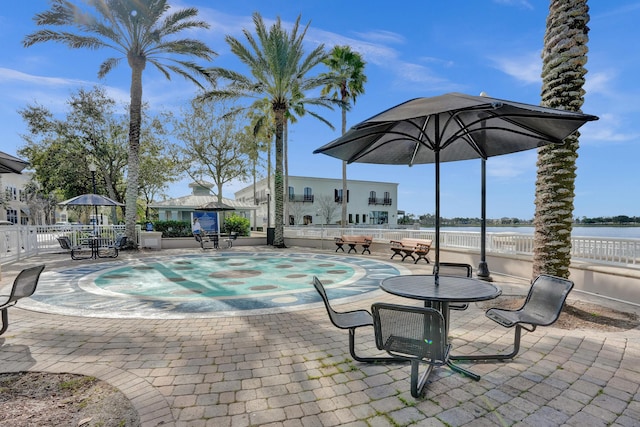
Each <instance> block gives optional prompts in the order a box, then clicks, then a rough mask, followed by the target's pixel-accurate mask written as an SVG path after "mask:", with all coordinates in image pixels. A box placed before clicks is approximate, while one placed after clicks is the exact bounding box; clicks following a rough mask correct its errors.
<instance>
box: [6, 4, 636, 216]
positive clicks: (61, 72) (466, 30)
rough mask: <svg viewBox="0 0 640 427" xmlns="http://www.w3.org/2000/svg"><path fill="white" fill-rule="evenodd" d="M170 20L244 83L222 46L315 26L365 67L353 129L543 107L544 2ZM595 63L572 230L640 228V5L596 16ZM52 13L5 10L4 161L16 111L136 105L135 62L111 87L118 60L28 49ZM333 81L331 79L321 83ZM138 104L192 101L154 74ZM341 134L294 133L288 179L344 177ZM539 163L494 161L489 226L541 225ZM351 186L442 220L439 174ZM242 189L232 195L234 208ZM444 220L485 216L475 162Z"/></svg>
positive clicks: (451, 189) (18, 126)
mask: <svg viewBox="0 0 640 427" xmlns="http://www.w3.org/2000/svg"><path fill="white" fill-rule="evenodd" d="M170 4H172V5H173V6H175V7H185V6H195V7H197V8H198V9H199V10H200V17H201V18H202V19H204V20H206V21H207V22H209V23H210V25H211V28H210V29H209V30H208V31H198V32H197V33H195V34H193V37H197V38H199V39H201V40H203V41H205V42H206V43H207V44H208V45H209V46H210V47H211V48H212V49H213V50H215V51H216V52H217V53H218V54H219V56H218V57H217V58H216V59H215V60H214V61H213V64H214V65H217V66H223V67H228V68H233V69H236V70H238V71H242V72H245V71H246V70H244V69H242V67H241V66H240V65H239V64H238V62H237V61H236V60H235V59H234V57H233V55H231V54H230V52H229V49H228V47H227V45H226V43H225V41H224V36H225V35H227V34H229V35H233V36H235V37H238V38H240V37H242V33H241V31H242V29H243V28H246V29H249V30H253V28H254V26H253V23H252V20H251V15H252V13H253V12H255V11H258V12H260V13H261V15H262V16H263V18H264V19H265V21H266V22H271V20H273V19H275V18H276V17H277V16H280V17H281V18H282V20H283V22H285V23H287V24H289V23H292V22H293V21H294V20H295V19H296V17H297V16H298V15H299V14H301V15H302V23H304V24H306V23H309V22H310V27H309V30H308V32H307V36H306V37H305V40H306V41H307V43H308V46H309V49H311V48H312V47H313V46H315V45H317V44H318V43H324V45H325V46H326V47H327V49H330V48H331V47H332V46H333V45H336V44H341V45H342V44H348V45H350V46H351V47H352V49H354V50H356V51H358V52H360V53H362V55H363V56H364V59H365V61H366V62H367V65H366V70H365V71H366V74H367V76H368V83H367V85H366V87H365V91H366V92H365V94H363V95H361V96H360V97H358V99H357V102H356V105H355V107H354V108H353V109H352V111H350V112H349V113H348V116H347V120H348V126H351V125H353V124H356V123H358V122H360V121H362V120H365V119H367V118H368V117H370V116H372V115H374V114H376V113H378V112H380V111H382V110H385V109H387V108H389V107H392V106H394V105H397V104H399V103H402V102H404V101H406V100H408V99H412V98H416V97H422V96H427V97H428V96H435V95H439V94H443V93H447V92H463V93H468V94H471V95H478V94H479V93H480V92H482V91H484V92H486V93H487V94H489V95H490V96H492V97H495V98H503V99H510V100H514V101H519V102H526V103H531V104H539V102H540V90H541V79H540V70H541V59H540V51H541V49H542V46H543V37H544V31H545V23H546V17H547V14H548V5H549V2H547V1H538V0H535V1H534V0H529V1H526V0H474V1H471V0H468V1H457V2H445V1H439V2H435V1H433V2H429V1H418V0H411V1H407V2H400V3H392V2H388V1H380V0H373V1H372V0H370V1H367V2H364V1H344V0H322V1H314V2H311V1H298V2H294V1H290V0H289V1H286V0H270V1H258V0H253V1H248V0H234V1H233V2H214V1H211V0H190V1H189V0H180V1H170ZM589 6H590V15H591V21H590V23H589V27H590V29H591V31H590V33H589V37H590V40H589V57H588V63H587V64H586V68H587V69H588V74H587V83H586V90H587V95H586V98H585V99H586V100H585V104H584V106H583V112H585V113H589V114H593V115H596V116H599V117H600V120H599V121H597V122H593V123H588V124H587V125H585V126H583V127H582V128H581V137H580V151H579V158H578V178H577V181H576V199H575V211H574V216H576V217H582V216H587V217H594V216H611V215H630V216H638V215H640V197H638V193H639V190H638V188H639V187H640V186H639V184H640V174H639V173H638V159H640V144H639V142H640V120H639V118H638V115H639V113H640V102H638V99H640V85H638V83H637V73H638V69H640V55H638V53H637V51H638V49H637V46H636V45H637V43H639V42H640V28H639V25H638V22H640V1H638V0H636V1H629V0H617V1H615V2H611V1H605V0H592V1H590V2H589ZM48 8H49V4H48V2H47V1H45V0H29V1H22V2H7V4H4V5H3V7H2V8H1V9H0V34H1V35H2V41H3V49H2V53H1V54H0V93H2V103H1V104H0V150H1V151H5V152H8V153H10V154H14V155H15V154H16V151H17V149H18V147H20V146H21V145H23V141H22V139H21V138H20V134H21V133H24V130H25V127H24V124H23V123H22V120H21V118H20V116H19V115H18V114H17V112H16V110H18V109H21V108H24V107H25V106H26V105H27V104H29V103H39V104H41V105H43V106H46V107H47V108H49V109H51V110H52V111H54V112H56V113H62V112H64V111H66V106H65V102H66V100H67V99H68V98H69V96H70V94H71V93H73V92H75V91H77V89H78V88H80V87H87V88H90V87H92V86H93V85H95V84H100V85H103V86H104V87H105V88H106V89H107V91H108V93H109V94H110V96H112V97H114V98H115V99H117V100H119V101H121V102H122V103H125V102H127V101H128V93H129V76H130V71H129V68H128V66H127V65H126V62H123V63H122V64H121V65H120V66H119V67H118V68H116V69H115V70H113V71H112V72H111V73H110V74H109V75H108V76H107V77H106V78H105V79H102V80H98V78H97V71H98V67H99V65H100V63H101V62H102V61H103V60H104V58H106V57H111V56H113V55H114V51H110V50H101V51H100V50H99V51H88V50H82V49H80V50H71V49H68V48H66V47H64V46H62V45H59V44H55V43H45V44H39V45H36V46H33V47H30V48H28V49H25V48H23V47H22V39H23V38H24V36H25V35H26V34H28V33H30V32H32V31H34V30H35V29H36V27H35V25H34V24H33V21H32V17H33V16H34V14H35V13H37V12H42V11H44V10H47V9H48ZM318 71H319V72H320V71H324V69H322V70H321V69H319V70H318ZM143 85H144V93H143V97H144V100H145V101H146V102H148V103H149V105H150V107H151V109H152V111H159V110H167V109H169V110H177V109H178V108H180V107H181V106H182V105H184V104H185V103H186V102H188V100H189V99H190V98H191V97H192V96H193V95H194V94H195V93H196V90H195V87H194V86H193V85H192V84H190V83H187V82H185V81H184V80H183V79H182V78H181V77H179V76H174V77H173V78H172V80H171V81H170V82H169V81H167V80H166V79H165V78H164V77H163V76H161V75H160V74H158V73H157V72H156V71H155V70H153V69H152V68H148V69H147V70H146V71H145V74H144V75H143ZM322 113H323V116H324V117H326V118H328V119H329V120H331V121H332V122H333V123H335V127H336V129H335V130H331V129H330V128H328V127H327V126H325V125H324V124H321V123H320V122H318V121H317V120H315V119H312V118H303V119H302V120H300V121H299V122H298V123H296V124H295V125H293V126H292V127H291V129H290V136H289V138H290V142H289V173H290V175H298V176H316V177H328V178H340V177H341V164H340V161H339V160H337V159H334V158H331V157H328V156H325V155H320V154H315V155H314V154H312V151H313V150H314V149H316V148H318V147H320V146H321V145H324V144H325V143H327V142H329V141H331V140H333V139H334V138H336V137H338V136H339V133H340V113H339V111H337V110H336V111H329V110H327V111H324V112H322ZM535 163H536V153H535V151H530V152H525V153H518V154H512V155H507V156H501V157H496V158H491V159H489V161H488V162H487V174H488V177H487V216H488V217H489V218H500V217H518V218H525V219H526V218H532V217H533V214H534V209H535V207H534V192H535V171H536V166H535ZM348 176H349V178H350V179H361V180H376V181H377V180H379V181H391V182H397V183H399V184H400V185H399V192H398V207H399V209H402V210H405V211H406V212H408V213H413V214H416V215H419V214H423V213H433V212H434V167H433V165H418V166H415V167H412V168H409V167H405V166H380V165H366V164H352V165H350V166H349V168H348ZM187 183H188V180H182V181H180V182H179V183H177V184H173V185H172V187H171V189H170V190H169V195H170V196H172V197H173V196H181V195H185V194H187V193H188V192H189V189H188V188H187ZM244 185H245V184H242V183H237V184H234V185H231V186H229V187H228V191H227V190H225V194H224V196H225V197H233V191H235V190H237V189H238V188H241V187H242V186H244ZM441 214H442V216H444V217H456V216H460V217H479V216H480V161H479V160H470V161H464V162H453V163H447V164H443V165H442V170H441Z"/></svg>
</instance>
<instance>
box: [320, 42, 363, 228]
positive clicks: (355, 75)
mask: <svg viewBox="0 0 640 427" xmlns="http://www.w3.org/2000/svg"><path fill="white" fill-rule="evenodd" d="M324 63H325V65H326V66H327V67H329V70H331V71H330V73H331V74H333V76H334V77H335V80H334V81H333V82H332V83H330V84H328V85H326V86H325V87H324V88H323V89H322V94H323V95H328V94H331V97H333V98H334V99H340V101H342V108H341V111H342V134H343V135H344V134H345V133H346V132H347V109H348V107H349V105H350V104H351V102H353V104H354V105H355V103H356V98H357V97H358V95H361V94H363V93H364V84H365V83H366V82H367V76H366V75H365V74H364V65H365V62H364V60H363V59H362V56H361V55H360V54H359V53H357V52H354V51H352V50H351V48H350V47H349V46H335V47H334V48H333V49H332V50H331V52H330V53H329V56H328V57H327V58H326V59H325V60H324ZM341 224H342V226H343V227H346V225H347V162H346V161H343V162H342V222H341Z"/></svg>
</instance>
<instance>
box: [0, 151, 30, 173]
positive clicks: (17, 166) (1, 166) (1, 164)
mask: <svg viewBox="0 0 640 427" xmlns="http://www.w3.org/2000/svg"><path fill="white" fill-rule="evenodd" d="M28 165H29V163H28V162H26V161H24V160H20V159H19V158H17V157H13V156H12V155H10V154H7V153H5V152H3V151H0V173H22V169H24V168H26V167H27V166H28Z"/></svg>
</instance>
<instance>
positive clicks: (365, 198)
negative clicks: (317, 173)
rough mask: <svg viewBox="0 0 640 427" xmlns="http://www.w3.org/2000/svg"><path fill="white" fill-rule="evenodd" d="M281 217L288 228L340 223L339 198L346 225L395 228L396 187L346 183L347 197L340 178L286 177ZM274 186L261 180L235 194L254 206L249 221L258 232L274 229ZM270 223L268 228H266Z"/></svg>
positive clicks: (387, 183)
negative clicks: (343, 205) (344, 207)
mask: <svg viewBox="0 0 640 427" xmlns="http://www.w3.org/2000/svg"><path fill="white" fill-rule="evenodd" d="M287 187H288V188H287V191H286V197H285V198H284V201H285V208H284V211H285V212H284V217H285V223H286V224H287V225H308V224H339V223H340V220H341V216H342V198H343V197H346V200H347V223H348V224H347V225H383V224H388V225H390V226H395V225H397V222H398V217H397V216H398V184H397V183H392V182H378V181H359V180H347V194H346V195H343V193H342V179H333V178H312V177H302V176H289V178H288V186H287ZM273 189H274V183H273V179H272V180H271V185H267V179H263V180H261V181H259V182H257V183H256V185H255V187H254V185H249V186H247V187H245V188H243V189H241V190H239V191H237V192H236V193H235V199H236V201H238V202H241V203H245V204H253V205H255V206H256V210H255V211H254V214H253V217H252V218H251V225H252V227H256V228H257V229H263V228H267V227H268V226H271V227H273V226H274V220H275V199H274V195H273ZM268 223H269V225H268Z"/></svg>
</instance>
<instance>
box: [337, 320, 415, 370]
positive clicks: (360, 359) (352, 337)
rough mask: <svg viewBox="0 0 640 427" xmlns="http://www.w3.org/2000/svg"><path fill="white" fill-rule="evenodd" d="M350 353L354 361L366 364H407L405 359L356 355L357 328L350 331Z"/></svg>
mask: <svg viewBox="0 0 640 427" xmlns="http://www.w3.org/2000/svg"><path fill="white" fill-rule="evenodd" d="M349 353H351V357H353V360H355V361H358V362H364V363H372V362H406V360H404V359H398V358H396V357H383V356H381V357H360V356H358V355H357V354H356V330H355V328H351V329H349Z"/></svg>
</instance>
